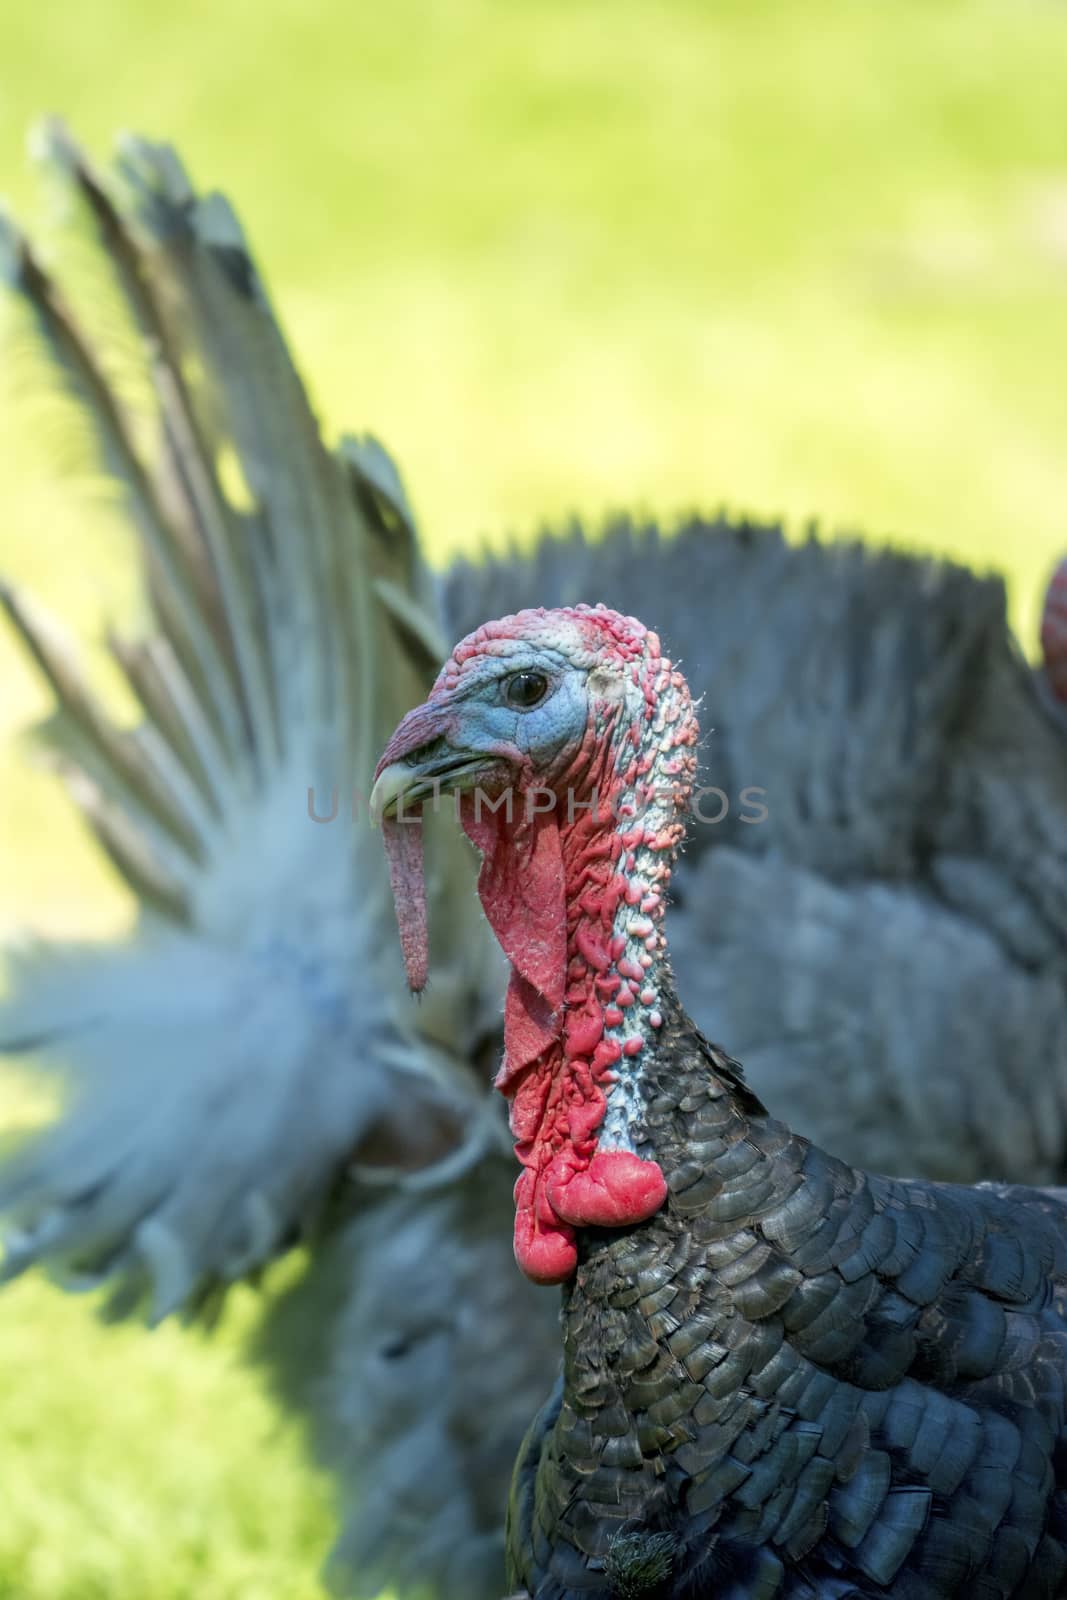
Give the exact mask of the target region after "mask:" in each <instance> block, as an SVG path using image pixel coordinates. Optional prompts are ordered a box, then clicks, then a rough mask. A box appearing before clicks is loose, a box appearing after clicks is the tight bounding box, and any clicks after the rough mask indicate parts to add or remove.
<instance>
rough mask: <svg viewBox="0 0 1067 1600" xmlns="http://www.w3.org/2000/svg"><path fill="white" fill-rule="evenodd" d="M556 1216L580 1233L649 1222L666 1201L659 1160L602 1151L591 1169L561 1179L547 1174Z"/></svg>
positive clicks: (549, 1195)
mask: <svg viewBox="0 0 1067 1600" xmlns="http://www.w3.org/2000/svg"><path fill="white" fill-rule="evenodd" d="M546 1189H547V1193H548V1198H549V1200H550V1201H551V1203H552V1209H553V1211H554V1212H555V1214H556V1216H557V1217H560V1218H561V1219H562V1220H563V1221H564V1222H569V1223H570V1224H571V1225H572V1227H575V1228H628V1227H631V1226H632V1225H633V1224H634V1223H635V1222H644V1221H646V1220H647V1218H649V1217H651V1216H652V1215H653V1214H654V1213H655V1212H656V1211H658V1210H659V1208H660V1206H661V1205H662V1204H663V1202H664V1200H666V1198H667V1183H666V1180H665V1178H664V1176H663V1173H662V1171H661V1170H660V1168H659V1167H658V1166H657V1164H656V1162H654V1161H642V1160H641V1158H640V1156H635V1155H633V1154H632V1153H631V1152H630V1151H629V1150H598V1151H597V1153H596V1155H595V1156H594V1157H593V1159H592V1160H591V1161H590V1163H589V1165H588V1166H587V1167H585V1168H584V1170H582V1171H580V1172H572V1173H569V1174H567V1175H565V1176H564V1177H563V1178H562V1179H560V1178H557V1177H555V1176H554V1175H553V1174H552V1173H551V1172H549V1174H547V1175H546Z"/></svg>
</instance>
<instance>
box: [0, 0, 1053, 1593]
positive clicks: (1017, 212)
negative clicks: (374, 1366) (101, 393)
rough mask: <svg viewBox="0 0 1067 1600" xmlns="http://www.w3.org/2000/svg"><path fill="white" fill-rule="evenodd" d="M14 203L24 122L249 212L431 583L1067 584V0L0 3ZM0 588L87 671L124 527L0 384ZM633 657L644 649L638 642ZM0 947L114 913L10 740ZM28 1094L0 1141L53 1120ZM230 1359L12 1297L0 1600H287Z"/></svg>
mask: <svg viewBox="0 0 1067 1600" xmlns="http://www.w3.org/2000/svg"><path fill="white" fill-rule="evenodd" d="M0 64H2V67H0V192H4V193H5V194H6V195H7V196H8V198H9V200H10V201H11V203H12V204H13V206H14V207H15V209H16V210H17V211H18V212H19V213H20V215H22V216H23V217H24V218H25V219H28V220H37V219H39V218H40V215H41V207H40V197H39V190H38V188H37V186H36V183H35V179H34V175H33V172H32V170H31V168H30V166H29V165H28V164H27V163H26V161H25V160H24V156H23V147H24V136H25V132H26V129H27V126H28V125H29V123H30V122H31V121H32V120H33V118H35V117H36V116H38V115H39V114H40V113H42V112H44V111H46V110H56V111H60V112H62V113H63V114H64V115H66V116H67V117H68V119H69V120H70V121H71V122H72V124H73V126H74V128H75V131H76V132H77V133H78V134H79V135H80V136H81V137H82V138H83V139H84V140H86V141H87V142H88V144H89V146H90V148H91V149H92V150H94V151H95V153H97V154H98V155H103V154H104V153H106V151H107V149H108V147H109V144H110V139H111V136H112V135H113V134H114V133H115V132H116V131H117V130H119V129H121V128H124V127H125V128H134V129H137V130H138V131H141V132H145V133H148V134H150V135H152V136H155V137H159V138H166V139H172V140H174V141H176V142H177V143H178V144H179V146H180V148H181V150H182V153H183V155H184V156H185V158H186V160H187V162H188V164H189V165H190V167H191V168H192V171H193V173H194V175H195V176H196V178H197V179H198V180H199V182H200V183H201V184H205V185H213V186H218V187H220V188H223V189H225V190H226V191H227V192H228V193H229V194H230V196H231V197H232V198H233V199H234V200H235V201H236V203H237V205H238V208H239V210H240V212H241V214H242V217H243V218H244V221H245V223H246V225H247V227H248V229H249V231H250V233H251V236H252V240H253V242H254V244H255V246H256V249H257V253H258V256H259V260H260V263H261V265H262V267H263V269H264V270H265V272H266V274H267V276H268V278H269V280H270V282H271V285H272V287H273V291H274V295H275V299H276V301H277V303H278V305H279V308H280V310H281V313H282V316H283V318H284V321H285V324H286V326H287V329H288V331H289V333H290V336H291V338H292V340H293V342H294V345H295V348H296V350H297V353H298V357H299V359H300V362H301V365H302V368H303V370H304V372H305V375H306V376H307V378H308V379H309V381H310V383H311V386H312V389H313V392H314V395H315V399H316V402H317V405H318V407H319V409H320V412H321V414H322V416H323V418H324V421H325V422H326V425H327V426H328V427H329V428H331V429H332V428H337V427H341V426H347V427H350V428H365V427H371V428H373V429H374V431H376V432H377V433H378V434H379V435H380V436H381V437H382V438H383V439H385V440H386V442H387V443H388V444H389V446H390V448H391V449H392V450H393V451H394V452H395V453H396V455H397V456H398V458H399V460H400V462H401V464H402V466H403V468H404V470H405V472H406V475H407V479H408V484H409V488H410V489H411V491H412V494H413V497H414V499H415V503H416V505H417V507H418V508H419V510H420V512H421V514H422V517H423V522H424V526H425V528H426V530H427V533H428V535H429V539H430V545H431V550H432V552H433V553H434V555H436V556H439V557H440V556H443V555H444V554H445V553H446V552H447V551H449V550H451V549H455V548H457V547H459V546H461V545H463V544H464V543H468V544H469V543H470V542H471V541H473V540H475V539H477V538H478V537H480V536H484V535H490V536H493V535H496V536H499V535H500V534H501V533H502V532H503V531H505V530H520V531H521V530H527V529H530V528H531V527H533V526H534V525H536V524H537V523H538V522H539V521H541V520H543V519H544V518H547V517H552V518H560V517H562V516H564V515H566V514H568V513H569V512H571V511H573V510H577V511H579V512H581V513H582V514H585V515H588V516H593V517H595V516H596V515H598V514H599V513H601V512H602V511H604V510H605V509H607V508H609V507H619V506H638V507H641V508H645V509H649V510H655V511H656V512H657V513H660V514H661V515H669V514H670V513H672V512H675V511H678V510H681V509H684V508H686V507H690V506H693V505H699V506H703V507H706V508H713V507H715V506H717V505H719V504H720V503H727V504H729V505H731V506H733V507H735V508H739V509H747V510H753V511H758V512H760V513H764V514H777V513H782V514H784V515H785V516H786V517H787V518H788V519H789V522H790V525H791V526H792V527H793V528H794V529H796V530H797V531H799V530H800V529H801V528H802V527H803V525H804V524H805V523H806V522H807V520H808V519H809V518H811V517H817V518H818V520H819V522H820V525H821V526H822V527H823V529H824V530H826V531H827V532H836V531H841V530H853V531H854V530H859V529H863V530H865V531H866V532H867V533H868V534H869V535H871V536H872V537H877V538H892V539H893V540H895V541H897V542H901V543H904V544H907V545H910V546H913V547H918V548H922V549H926V550H933V551H940V552H944V553H948V554H952V555H955V556H957V557H959V558H961V559H965V560H969V561H971V562H974V563H977V564H981V565H985V564H992V565H996V566H999V567H1001V568H1002V569H1004V570H1005V571H1006V572H1007V573H1008V574H1009V575H1010V578H1011V583H1012V590H1011V593H1012V605H1013V614H1014V616H1015V619H1016V622H1017V624H1018V626H1019V629H1020V633H1021V636H1022V638H1023V641H1024V643H1025V644H1026V646H1027V648H1032V647H1033V643H1034V630H1035V618H1036V609H1037V604H1038V600H1039V595H1040V590H1041V585H1042V583H1043V581H1044V578H1045V577H1046V575H1047V572H1048V569H1049V567H1050V566H1051V564H1052V562H1053V560H1054V558H1055V557H1056V556H1057V555H1058V553H1059V552H1060V550H1061V549H1062V548H1063V547H1065V546H1067V516H1065V514H1064V507H1065V504H1067V381H1065V373H1067V116H1065V115H1064V106H1065V104H1067V8H1065V7H1064V5H1063V4H1062V3H1061V0H968V3H962V0H960V3H957V0H895V3H894V4H893V5H892V6H874V5H870V4H864V3H861V0H833V3H831V0H809V3H808V4H806V5H804V6H796V5H786V4H784V3H783V4H769V3H765V0H717V3H711V0H688V3H686V0H659V3H657V4H655V5H653V4H651V3H649V0H646V3H645V4H633V3H629V0H611V3H610V4H609V3H607V0H589V3H584V0H516V3H514V4H512V5H510V6H505V5H499V4H497V5H493V4H491V3H489V0H440V3H433V0H392V3H391V4H390V5H389V6H388V7H384V8H378V7H371V6H365V5H360V4H353V3H350V4H348V5H340V4H330V3H327V0H258V3H256V4H252V3H251V0H230V3H228V4H226V5H224V6H220V5H218V4H217V3H216V4H212V5H208V4H207V3H206V0H192V3H186V4H184V5H181V6H172V5H164V4H163V3H162V0H139V3H137V4H134V3H133V0H84V3H83V4H82V5H81V6H80V7H75V6H72V5H70V4H59V3H55V0H43V3H40V0H38V3H35V4H33V5H32V6H29V5H23V6H19V7H16V6H14V5H13V4H12V5H7V6H5V7H3V8H2V9H0ZM0 396H2V399H0V405H2V409H0V568H2V569H3V570H4V571H5V573H6V574H8V575H10V576H14V577H15V578H17V579H19V580H21V581H22V582H24V583H26V584H28V585H30V586H31V587H33V588H34V589H35V590H37V591H38V592H39V593H41V594H42V595H43V596H45V597H46V598H47V599H49V600H50V601H51V602H52V603H53V604H55V605H56V607H57V608H58V609H59V610H60V611H61V612H62V613H63V614H64V615H65V616H66V617H67V618H68V620H70V621H71V622H72V623H73V624H74V626H75V627H76V629H77V630H78V632H79V633H81V634H83V635H86V636H88V637H95V636H97V634H98V633H99V630H100V628H101V625H102V622H103V620H104V618H105V617H107V616H110V615H113V614H114V613H116V612H117V613H120V614H121V613H122V612H123V611H125V610H126V609H127V608H128V607H129V606H130V604H131V603H132V597H131V592H130V583H131V571H132V567H131V562H130V559H129V548H128V546H127V543H126V537H125V534H124V530H123V528H122V526H121V523H119V522H118V521H117V520H116V519H115V518H113V517H111V516H109V515H108V514H107V512H106V510H104V509H102V508H101V506H100V505H99V503H98V502H97V503H93V501H92V497H91V496H90V497H88V500H87V499H86V497H85V496H83V495H82V494H80V492H79V486H78V485H77V484H72V483H71V481H70V474H69V473H66V474H65V473H63V472H61V471H60V470H59V468H60V467H61V466H62V465H63V464H64V462H65V460H66V457H67V455H68V452H67V451H66V450H65V449H64V447H63V442H62V441H61V440H59V439H57V437H56V434H55V431H54V429H51V428H49V427H48V426H45V425H43V424H42V421H41V411H40V408H39V407H35V405H34V403H33V397H32V396H31V395H27V394H26V393H25V391H24V386H23V387H21V388H20V386H19V385H18V384H13V383H2V382H0ZM657 620H658V619H657ZM44 708H45V701H44V698H43V696H42V695H41V693H40V691H39V689H38V687H37V685H36V683H35V682H34V681H33V680H32V679H31V677H30V675H29V673H28V671H26V669H25V668H24V666H23V665H22V663H21V661H20V660H19V659H18V658H17V657H16V655H15V653H14V651H13V650H12V648H11V646H10V644H9V642H8V640H7V639H6V638H4V639H2V640H0V749H2V757H0V894H2V898H0V925H2V926H3V927H4V928H5V929H9V928H10V927H11V926H12V925H15V924H18V923H19V922H27V921H28V922H30V923H31V924H33V925H34V926H36V927H38V928H40V929H44V930H48V931H53V932H74V931H78V932H85V931H103V930H105V929H108V928H113V927H115V926H117V925H120V924H121V923H122V921H123V920H124V919H125V917H126V916H127V914H128V907H127V906H126V905H125V903H124V902H123V900H122V898H121V896H120V895H119V893H118V891H117V890H116V889H115V887H114V885H113V884H112V883H111V882H110V879H109V877H108V874H107V872H106V871H105V870H104V869H103V868H102V867H101V866H100V865H99V863H98V862H97V861H96V859H95V857H94V855H93V852H92V851H91V850H90V849H89V848H88V846H87V845H86V844H85V843H84V841H83V840H82V839H81V838H80V836H79V834H78V832H77V830H76V828H75V826H74V825H73V823H72V822H71V820H70V818H69V817H68V814H67V811H66V807H65V804H64V802H63V800H62V798H61V797H60V796H59V795H58V794H57V793H56V792H55V786H54V785H53V783H52V781H51V780H50V779H49V778H48V777H47V776H45V775H43V774H40V773H35V772H33V771H31V770H30V769H29V768H28V766H27V764H26V762H25V759H24V757H23V755H22V754H20V753H19V752H18V751H17V749H16V747H15V736H16V733H17V731H18V730H19V729H20V728H21V727H22V726H23V725H24V724H26V723H27V722H28V721H30V720H31V719H32V718H33V717H34V716H36V715H39V714H40V713H41V712H42V711H43V710H44ZM40 1109H41V1107H40V1102H39V1101H38V1100H37V1099H36V1098H35V1096H34V1095H33V1094H31V1093H30V1092H29V1091H28V1090H27V1089H26V1087H25V1085H24V1084H23V1083H21V1082H20V1081H18V1080H14V1079H12V1080H10V1081H9V1082H8V1083H7V1085H6V1087H4V1089H3V1093H2V1097H0V1112H2V1113H3V1114H4V1116H5V1117H6V1121H7V1123H8V1125H9V1127H10V1128H13V1129H15V1130H16V1131H17V1129H18V1127H19V1126H21V1125H23V1124H25V1123H26V1122H27V1121H28V1120H30V1119H31V1118H32V1117H33V1116H35V1115H37V1114H38V1113H39V1111H40ZM253 1312H254V1303H253V1301H252V1299H251V1296H250V1295H245V1296H243V1297H241V1296H238V1297H237V1300H236V1303H235V1305H234V1308H233V1311H232V1313H231V1315H230V1318H229V1322H228V1326H227V1328H226V1330H225V1332H224V1337H223V1338H222V1339H221V1340H218V1341H215V1342H213V1343H210V1344H209V1343H206V1342H204V1341H202V1340H201V1339H199V1338H196V1337H191V1336H186V1335H182V1334H180V1333H178V1332H176V1331H175V1330H171V1329H165V1330H163V1331H162V1332H160V1333H156V1334H154V1335H153V1336H151V1337H150V1338H149V1337H146V1336H144V1335H143V1334H141V1333H140V1332H139V1331H138V1330H118V1331H116V1330H107V1329H102V1328H100V1327H98V1326H97V1325H96V1324H95V1323H94V1321H93V1319H92V1314H91V1307H90V1306H88V1305H87V1304H85V1303H84V1302H75V1301H68V1300H65V1299H63V1298H61V1297H60V1296H59V1295H57V1294H55V1293H53V1292H50V1291H49V1290H47V1289H45V1288H44V1287H43V1286H41V1285H39V1284H36V1283H31V1284H23V1285H18V1286H16V1287H15V1288H14V1289H12V1290H9V1291H7V1292H5V1294H4V1296H3V1298H2V1299H0V1372H2V1375H3V1376H2V1381H0V1441H2V1444H0V1600H7V1597H11V1600H15V1597H17V1600H95V1597H104V1596H107V1597H109V1600H126V1597H130V1600H133V1597H136V1600H178V1597H182V1600H184V1597H192V1596H194V1595H195V1596H196V1597H197V1600H261V1597H262V1600H267V1597H275V1596H281V1595H285V1596H286V1597H287V1600H302V1597H305V1596H306V1597H312V1596H315V1595H318V1594H319V1593H320V1591H319V1589H318V1587H317V1584H316V1582H315V1580H314V1577H313V1573H314V1569H315V1566H316V1565H317V1562H318V1559H319V1557H320V1555H321V1553H322V1551H323V1549H324V1547H325V1545H326V1543H327V1542H328V1538H329V1531H330V1526H331V1520H330V1493H329V1486H328V1485H327V1484H326V1483H325V1482H324V1481H322V1480H321V1479H319V1478H317V1477H316V1476H315V1475H314V1474H313V1473H312V1472H311V1471H310V1470H309V1469H308V1468H307V1466H306V1464H305V1463H304V1460H303V1457H302V1454H301V1450H300V1441H299V1439H298V1437H297V1436H296V1433H295V1430H294V1429H293V1428H292V1426H291V1425H288V1424H285V1423H283V1422H282V1421H280V1420H279V1418H278V1416H277V1414H276V1413H275V1412H274V1410H273V1409H272V1407H271V1405H270V1403H269V1400H268V1398H267V1397H266V1396H265V1394H264V1393H263V1391H262V1388H261V1386H260V1385H259V1384H258V1382H257V1380H256V1379H255V1378H254V1377H253V1376H252V1375H250V1374H248V1373H247V1372H245V1371H243V1370H242V1369H241V1368H240V1367H239V1366H238V1364H237V1352H238V1348H239V1340H240V1336H241V1332H242V1329H243V1327H244V1326H246V1325H247V1323H248V1321H249V1319H250V1317H251V1316H252V1314H253Z"/></svg>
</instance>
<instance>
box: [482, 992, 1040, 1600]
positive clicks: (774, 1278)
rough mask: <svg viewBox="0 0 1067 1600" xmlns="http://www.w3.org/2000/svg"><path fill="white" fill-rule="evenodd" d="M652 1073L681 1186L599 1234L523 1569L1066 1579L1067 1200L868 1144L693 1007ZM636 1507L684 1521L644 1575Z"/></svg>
mask: <svg viewBox="0 0 1067 1600" xmlns="http://www.w3.org/2000/svg"><path fill="white" fill-rule="evenodd" d="M646 1093H647V1103H646V1106H645V1111H644V1125H643V1127H642V1128H641V1129H640V1130H639V1136H638V1148H639V1149H640V1150H641V1151H642V1153H645V1152H650V1153H652V1154H654V1156H655V1157H656V1159H658V1161H659V1163H660V1165H661V1166H662V1168H663V1170H664V1173H665V1176H666V1178H667V1184H668V1189H669V1198H668V1201H667V1204H666V1206H665V1208H664V1209H663V1210H662V1211H661V1212H660V1213H657V1215H656V1216H655V1217H654V1218H653V1219H652V1220H650V1221H648V1222H645V1223H643V1224H641V1225H640V1226H638V1227H636V1228H634V1229H632V1230H629V1231H626V1232H623V1233H621V1234H619V1233H613V1232H608V1231H606V1230H604V1231H596V1230H591V1231H590V1232H589V1233H587V1234H586V1235H584V1236H583V1238H582V1241H581V1246H580V1260H579V1265H578V1269H577V1272H576V1275H575V1277H574V1280H573V1282H572V1283H570V1284H568V1285H566V1286H565V1288H564V1291H563V1354H564V1365H563V1376H562V1379H561V1382H560V1384H559V1385H558V1387H557V1390H556V1392H555V1393H554V1394H553V1396H552V1398H551V1400H550V1401H549V1403H548V1404H547V1405H546V1406H545V1408H544V1409H543V1410H542V1412H541V1413H540V1415H539V1417H538V1419H537V1421H536V1423H535V1424H534V1426H533V1427H532V1428H531V1430H530V1432H529V1434H528V1436H527V1439H526V1441H525V1443H524V1445H523V1449H522V1452H521V1454H520V1457H519V1461H518V1464H517V1467H516V1473H515V1479H514V1482H513V1487H512V1494H511V1505H510V1511H509V1533H508V1559H509V1568H510V1576H511V1579H512V1581H513V1582H514V1583H515V1584H516V1586H519V1585H521V1586H522V1587H524V1588H525V1589H526V1590H527V1591H528V1592H529V1594H530V1595H531V1596H533V1597H534V1600H579V1597H583V1600H584V1597H585V1596H588V1595H590V1594H595V1593H603V1594H612V1595H626V1596H630V1595H634V1596H636V1595H639V1594H641V1595H645V1594H647V1595H648V1596H649V1597H650V1600H652V1597H663V1600H668V1597H669V1600H712V1597H715V1600H771V1597H781V1600H786V1597H788V1600H815V1597H825V1596H834V1597H846V1596H855V1597H857V1600H858V1597H860V1596H864V1597H867V1596H876V1595H879V1596H880V1595H886V1594H892V1595H894V1596H900V1597H905V1600H948V1597H950V1596H956V1595H964V1594H966V1595H980V1596H982V1597H983V1600H994V1597H996V1600H1008V1597H1019V1600H1041V1597H1044V1600H1055V1597H1056V1596H1059V1595H1062V1594H1063V1592H1064V1586H1065V1584H1067V1549H1065V1545H1067V1463H1065V1461H1064V1440H1065V1428H1067V1402H1065V1381H1067V1207H1065V1206H1064V1205H1063V1204H1061V1203H1060V1201H1059V1200H1057V1199H1054V1198H1051V1197H1048V1196H1045V1195H1043V1194H1041V1193H1040V1192H1038V1191H1033V1190H1026V1189H1007V1190H1001V1191H997V1192H994V1191H993V1190H990V1189H972V1188H964V1187H957V1186H951V1185H933V1184H923V1183H907V1182H901V1181H898V1180H894V1179H891V1178H882V1177H873V1176H868V1175H867V1174H865V1173H863V1172H861V1171H858V1170H856V1169H855V1168H852V1167H849V1166H847V1165H846V1164H845V1163H843V1162H841V1161H839V1160H836V1159H835V1158H833V1157H832V1156H828V1155H826V1154H824V1153H823V1152H822V1151H821V1150H820V1149H818V1147H816V1146H814V1145H812V1144H811V1143H809V1142H808V1141H807V1140H806V1139H803V1138H801V1137H799V1136H797V1135H795V1134H793V1133H791V1132H790V1131H789V1129H788V1128H786V1127H785V1126H784V1125H783V1124H782V1123H779V1122H777V1121H775V1120H773V1119H771V1118H770V1117H768V1116H767V1115H766V1114H765V1113H764V1112H763V1110H762V1107H761V1106H760V1105H759V1103H758V1101H756V1100H755V1097H754V1096H753V1095H752V1094H751V1092H750V1091H749V1090H748V1088H747V1087H746V1085H745V1084H744V1081H743V1080H742V1079H741V1077H740V1076H739V1075H738V1073H737V1071H736V1068H735V1064H734V1063H733V1062H731V1061H730V1059H729V1058H728V1057H726V1056H724V1055H723V1054H722V1053H721V1052H720V1051H718V1050H717V1049H715V1048H714V1047H713V1046H711V1045H710V1044H708V1042H707V1041H706V1040H705V1039H704V1038H703V1036H702V1035H701V1034H700V1033H699V1032H698V1031H697V1029H695V1028H694V1027H693V1025H692V1024H691V1023H690V1022H689V1021H688V1020H687V1019H686V1017H685V1016H684V1014H683V1013H682V1012H681V1010H680V1009H677V1008H675V1009H674V1010H673V1013H672V1015H670V1016H669V1018H667V1019H666V1020H665V1027H664V1037H663V1039H662V1042H661V1045H660V1048H659V1050H658V1051H657V1054H656V1059H655V1064H654V1067H653V1068H652V1070H651V1073H650V1075H649V1077H648V1080H647V1085H646ZM635 1533H636V1534H638V1535H640V1534H644V1533H647V1534H649V1535H650V1536H654V1535H666V1536H668V1537H667V1538H666V1539H664V1540H663V1542H662V1546H661V1547H657V1546H656V1545H655V1544H653V1546H652V1548H653V1550H655V1549H657V1548H661V1549H662V1550H663V1551H665V1553H664V1554H661V1557H660V1561H659V1562H658V1564H657V1563H652V1564H651V1565H652V1567H653V1575H652V1577H651V1579H649V1580H648V1581H647V1583H646V1584H643V1583H642V1582H641V1580H640V1579H639V1578H637V1577H635V1576H633V1575H631V1576H630V1577H627V1568H626V1564H625V1563H626V1560H627V1556H626V1554H625V1552H627V1551H632V1550H634V1549H636V1552H637V1556H636V1557H634V1556H633V1555H632V1554H631V1556H630V1557H629V1559H630V1560H638V1559H639V1558H640V1555H641V1540H640V1537H638V1538H636V1539H635V1538H634V1535H635Z"/></svg>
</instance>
